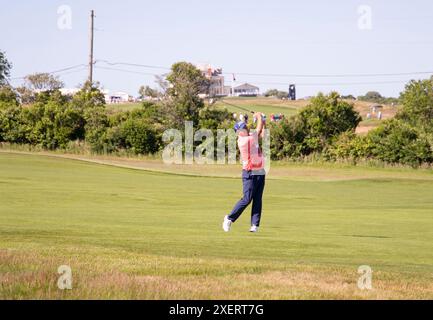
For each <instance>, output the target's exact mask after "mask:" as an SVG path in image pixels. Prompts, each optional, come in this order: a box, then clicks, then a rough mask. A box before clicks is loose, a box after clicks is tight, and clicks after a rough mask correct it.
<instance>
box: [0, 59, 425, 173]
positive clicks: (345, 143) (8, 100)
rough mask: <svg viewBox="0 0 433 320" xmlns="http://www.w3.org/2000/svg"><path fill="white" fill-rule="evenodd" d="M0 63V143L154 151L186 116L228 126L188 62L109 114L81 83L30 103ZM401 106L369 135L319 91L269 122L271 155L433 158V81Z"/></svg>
mask: <svg viewBox="0 0 433 320" xmlns="http://www.w3.org/2000/svg"><path fill="white" fill-rule="evenodd" d="M2 59H3V62H6V63H7V64H5V63H4V67H3V69H2V70H0V82H1V83H0V142H10V143H17V144H29V145H37V146H40V147H42V148H47V149H58V148H60V149H67V148H69V147H70V146H71V144H72V145H77V144H78V145H85V146H86V145H87V146H90V149H91V150H92V151H93V152H98V153H110V152H119V151H126V152H128V153H135V154H149V153H157V152H159V151H161V149H162V148H163V147H164V144H163V142H162V134H163V132H164V131H165V130H166V129H169V128H175V129H180V130H181V131H183V130H182V129H183V127H184V121H192V122H193V123H194V126H195V127H196V128H207V129H212V130H217V129H219V128H222V129H227V128H231V127H232V126H233V124H234V120H233V118H232V117H231V115H230V114H229V113H228V112H227V111H226V110H220V109H217V108H216V107H214V106H209V105H208V106H207V105H205V103H204V101H203V100H202V99H200V98H199V93H200V92H203V88H205V87H206V86H208V82H207V80H206V78H205V77H204V76H203V75H202V74H201V72H200V71H199V70H197V69H196V68H195V67H194V66H193V65H192V64H189V63H186V62H179V63H176V64H174V65H173V66H172V69H171V72H170V73H169V74H168V75H167V77H166V80H167V81H168V83H169V85H167V86H166V90H165V91H163V92H162V93H161V96H160V97H161V99H159V101H157V102H144V103H143V105H142V107H141V108H139V109H137V110H134V111H129V112H118V113H110V112H108V111H107V110H106V108H105V100H104V96H103V94H102V93H101V92H100V90H99V89H98V87H97V85H95V84H91V83H86V84H85V85H84V86H83V88H82V89H81V90H80V91H79V92H78V93H77V94H75V95H74V96H72V97H70V96H63V95H62V94H61V93H60V91H59V90H57V89H56V87H53V88H51V89H50V90H46V91H42V92H40V93H36V94H34V100H33V102H32V103H31V104H23V103H22V99H21V98H22V97H21V95H20V94H19V92H17V91H16V90H14V89H13V88H12V87H11V86H9V85H8V83H7V77H8V75H9V68H10V64H9V63H8V62H7V60H5V58H4V56H0V60H2ZM400 101H401V103H402V108H401V110H400V111H399V112H398V114H397V116H396V117H395V118H394V119H391V120H386V121H382V123H381V125H380V126H379V127H378V128H376V129H373V130H371V131H370V132H368V134H367V135H357V134H355V129H356V127H357V126H358V124H359V123H360V121H361V117H360V115H359V113H358V112H357V111H356V110H355V109H354V107H353V104H351V103H348V102H347V101H345V100H344V99H342V98H341V97H340V96H339V94H338V93H335V92H333V93H330V94H329V95H323V94H319V95H317V96H316V97H314V98H312V99H311V102H310V104H309V105H308V106H307V107H305V108H303V109H302V110H301V111H300V112H299V113H297V114H296V115H294V116H292V117H290V118H286V119H283V120H282V121H279V122H276V123H269V126H270V129H271V157H272V158H273V159H303V158H305V157H311V156H319V157H321V158H322V159H325V160H329V161H339V160H345V161H347V160H350V161H353V162H355V163H356V162H360V161H365V160H374V161H382V162H386V163H394V164H395V163H398V164H405V165H411V166H419V165H422V164H431V163H432V162H433V80H432V79H430V80H420V81H411V82H410V83H409V84H408V85H407V86H406V88H405V91H404V92H403V93H402V94H401V97H400Z"/></svg>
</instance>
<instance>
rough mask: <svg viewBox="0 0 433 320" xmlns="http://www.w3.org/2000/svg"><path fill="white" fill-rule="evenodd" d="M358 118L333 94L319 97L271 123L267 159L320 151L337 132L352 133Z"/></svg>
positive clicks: (349, 105)
mask: <svg viewBox="0 0 433 320" xmlns="http://www.w3.org/2000/svg"><path fill="white" fill-rule="evenodd" d="M360 121H361V117H360V116H359V114H358V112H357V111H356V110H355V109H354V108H353V105H352V104H349V103H347V102H345V101H343V100H341V99H340V96H339V95H338V94H337V93H331V94H329V95H327V96H325V95H323V94H319V95H318V96H317V97H315V98H313V99H312V100H311V104H310V105H308V106H306V107H305V108H303V109H302V110H301V111H300V112H299V113H298V114H296V115H294V116H292V117H291V118H289V119H283V120H282V121H280V122H278V123H277V124H271V125H270V126H271V133H272V139H271V156H272V158H274V159H282V158H287V157H292V158H298V157H301V156H307V155H309V154H311V153H320V152H322V151H323V150H324V149H325V148H326V147H327V146H328V145H329V144H330V143H331V142H332V140H333V139H334V138H335V137H336V136H338V135H339V134H340V133H342V132H345V131H350V130H352V131H353V130H354V129H355V128H356V126H357V125H358V123H359V122H360Z"/></svg>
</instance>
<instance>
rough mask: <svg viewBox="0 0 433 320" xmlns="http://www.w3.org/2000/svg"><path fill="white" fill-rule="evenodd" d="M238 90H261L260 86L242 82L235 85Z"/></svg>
mask: <svg viewBox="0 0 433 320" xmlns="http://www.w3.org/2000/svg"><path fill="white" fill-rule="evenodd" d="M235 89H237V90H259V87H256V86H253V85H252V84H249V83H244V84H241V85H240V86H237V87H235Z"/></svg>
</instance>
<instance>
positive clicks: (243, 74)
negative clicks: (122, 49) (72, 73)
mask: <svg viewBox="0 0 433 320" xmlns="http://www.w3.org/2000/svg"><path fill="white" fill-rule="evenodd" d="M95 62H104V63H107V64H109V65H125V66H132V67H142V68H152V69H163V70H171V68H168V67H163V66H155V65H147V64H139V63H129V62H111V61H108V60H96V61H95ZM223 74H225V75H232V74H235V75H242V76H258V77H298V78H302V77H304V78H342V77H346V78H351V77H392V76H408V75H423V74H433V71H414V72H397V73H347V74H296V73H293V74H291V73H248V72H234V71H230V72H223Z"/></svg>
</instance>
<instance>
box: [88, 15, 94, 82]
mask: <svg viewBox="0 0 433 320" xmlns="http://www.w3.org/2000/svg"><path fill="white" fill-rule="evenodd" d="M94 18H95V14H94V12H93V10H92V11H90V54H89V81H90V83H93V29H94V27H93V19H94Z"/></svg>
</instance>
